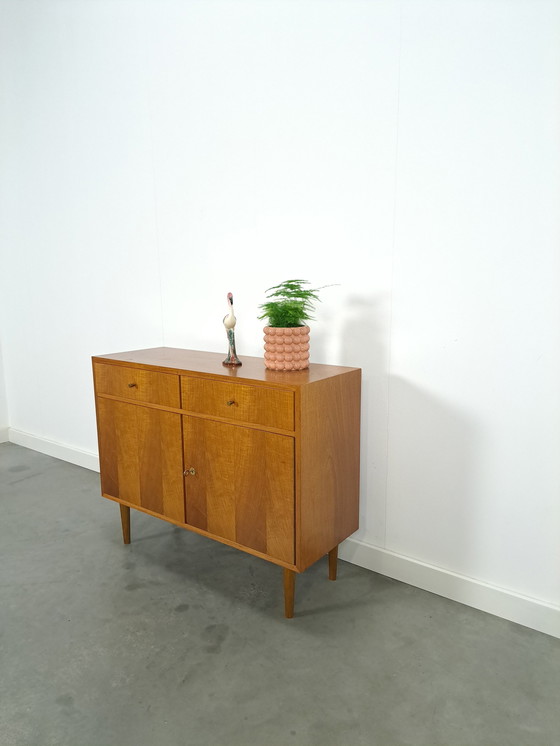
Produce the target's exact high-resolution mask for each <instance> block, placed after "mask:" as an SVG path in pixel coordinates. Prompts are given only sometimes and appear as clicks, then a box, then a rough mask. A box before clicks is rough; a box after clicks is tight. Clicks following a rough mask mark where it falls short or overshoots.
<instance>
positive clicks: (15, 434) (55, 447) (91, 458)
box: [6, 427, 99, 471]
mask: <svg viewBox="0 0 560 746" xmlns="http://www.w3.org/2000/svg"><path fill="white" fill-rule="evenodd" d="M6 440H9V441H10V443H16V445H18V446H24V447H25V448H31V449H32V450H33V451H39V453H45V454H46V455H47V456H54V458H59V459H61V460H62V461H68V462H69V463H71V464H76V465H77V466H83V467H84V468H85V469H91V471H99V456H98V455H97V453H92V452H91V451H82V450H81V449H79V448H76V447H75V446H69V445H66V444H65V443H58V442H57V441H55V440H48V438H42V437H40V436H38V435H31V433H25V432H23V430H16V429H15V428H14V427H10V428H9V429H8V437H7V439H6Z"/></svg>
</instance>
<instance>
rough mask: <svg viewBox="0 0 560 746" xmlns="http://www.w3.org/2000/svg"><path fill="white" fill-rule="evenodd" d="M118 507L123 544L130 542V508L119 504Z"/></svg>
mask: <svg viewBox="0 0 560 746" xmlns="http://www.w3.org/2000/svg"><path fill="white" fill-rule="evenodd" d="M120 509H121V526H122V537H123V541H124V543H125V544H130V508H129V507H127V506H126V505H121V506H120Z"/></svg>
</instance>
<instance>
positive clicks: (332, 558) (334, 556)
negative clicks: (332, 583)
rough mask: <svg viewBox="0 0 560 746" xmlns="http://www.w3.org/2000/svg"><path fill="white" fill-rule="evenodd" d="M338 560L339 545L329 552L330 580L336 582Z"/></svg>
mask: <svg viewBox="0 0 560 746" xmlns="http://www.w3.org/2000/svg"><path fill="white" fill-rule="evenodd" d="M337 560H338V544H337V545H336V547H335V548H334V549H331V551H330V552H329V580H336V564H337Z"/></svg>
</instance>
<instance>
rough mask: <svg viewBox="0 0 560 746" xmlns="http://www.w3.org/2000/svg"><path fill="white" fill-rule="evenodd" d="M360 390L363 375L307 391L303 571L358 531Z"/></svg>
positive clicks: (303, 404) (302, 472) (356, 372)
mask: <svg viewBox="0 0 560 746" xmlns="http://www.w3.org/2000/svg"><path fill="white" fill-rule="evenodd" d="M360 390H361V371H360V370H352V371H349V372H348V373H344V374H342V375H340V376H336V377H333V378H329V379H327V380H323V381H317V382H314V383H312V384H309V385H307V386H304V387H302V391H301V436H300V437H301V441H300V458H301V464H300V467H301V469H300V479H301V490H300V512H299V515H300V526H299V529H298V530H299V540H300V541H299V546H300V547H301V551H300V556H299V557H298V558H297V565H298V569H300V570H303V569H305V568H306V567H308V566H309V565H311V564H312V563H313V562H315V561H316V560H318V559H319V558H320V557H321V556H323V555H324V554H326V553H327V552H329V551H330V550H331V549H333V548H334V547H335V546H337V545H338V544H339V543H340V542H341V541H343V540H344V539H346V538H347V537H348V536H350V534H352V533H354V531H356V530H357V528H358V516H359V486H360V485H359V480H360Z"/></svg>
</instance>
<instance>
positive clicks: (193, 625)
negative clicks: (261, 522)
mask: <svg viewBox="0 0 560 746" xmlns="http://www.w3.org/2000/svg"><path fill="white" fill-rule="evenodd" d="M0 510H1V513H0V516H1V518H0V744H1V746H12V745H14V746H15V745H18V746H19V745H20V744H21V745H22V746H23V745H27V744H29V745H31V744H32V745H33V746H35V745H37V746H51V745H52V746H167V745H169V746H179V745H185V746H191V745H192V746H218V745H222V744H224V745H227V746H251V745H252V744H257V745H258V746H292V745H302V746H303V745H305V746H307V745H309V746H331V745H332V746H360V745H361V744H363V745H364V746H398V745H401V744H402V745H404V744H407V745H408V744H411V745H412V744H415V745H416V744H422V745H424V746H438V745H439V744H441V745H442V746H467V745H470V744H480V745H481V746H493V745H495V744H504V746H524V745H527V746H540V745H542V746H554V745H555V744H559V743H560V707H559V705H560V641H558V640H556V639H554V638H552V637H548V636H546V635H543V634H540V633H538V632H534V631H532V630H529V629H526V628H524V627H520V626H517V625H515V624H511V623H509V622H506V621H504V620H502V619H498V618H496V617H493V616H490V615H487V614H484V613H482V612H479V611H475V610H473V609H470V608H468V607H465V606H461V605H460V604H457V603H454V602H452V601H448V600H446V599H443V598H440V597H438V596H434V595H432V594H430V593H426V592H424V591H421V590H418V589H416V588H412V587H410V586H407V585H404V584H402V583H398V582H395V581H392V580H390V579H387V578H385V577H382V576H380V575H376V574H375V573H371V572H369V571H367V570H363V569H361V568H359V567H355V566H353V565H350V564H348V563H345V562H340V563H339V579H338V581H337V582H336V583H332V582H329V581H328V580H327V567H326V562H320V563H318V564H317V565H315V566H314V567H312V568H311V569H310V570H308V571H307V572H306V573H305V574H303V575H300V576H298V578H297V588H296V617H295V618H294V619H292V620H286V619H284V618H283V606H282V590H281V586H282V581H281V570H280V569H279V568H277V567H275V566H274V565H271V564H269V563H267V562H264V561H262V560H259V559H256V558H254V557H251V556H249V555H245V554H243V553H241V552H238V551H236V550H234V549H230V548H228V547H226V546H223V545H220V544H217V543H215V542H212V541H210V540H207V539H203V538H202V537H199V536H196V535H195V534H191V533H189V532H187V531H183V530H181V529H179V528H175V527H173V526H171V525H169V524H166V523H164V522H162V521H159V520H157V519H155V518H150V517H148V516H146V515H142V514H140V513H137V512H134V513H133V522H132V532H133V537H132V542H133V543H132V544H131V545H130V546H124V545H123V543H122V540H121V534H120V521H119V510H118V506H117V505H116V504H114V503H112V502H110V501H109V500H104V499H102V498H101V497H100V496H99V478H98V475H97V474H95V473H94V472H90V471H87V470H86V469H81V468H79V467H77V466H72V465H70V464H67V463H64V462H62V461H58V460H56V459H53V458H50V457H48V456H44V455H42V454H39V453H36V452H34V451H30V450H27V449H24V448H21V447H19V446H15V445H13V444H9V443H4V444H1V445H0Z"/></svg>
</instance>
